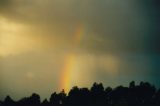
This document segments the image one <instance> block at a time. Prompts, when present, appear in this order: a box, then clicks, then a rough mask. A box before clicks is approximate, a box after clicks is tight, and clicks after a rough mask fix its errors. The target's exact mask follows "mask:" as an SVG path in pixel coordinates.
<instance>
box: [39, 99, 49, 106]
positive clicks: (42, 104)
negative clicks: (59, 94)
mask: <svg viewBox="0 0 160 106" xmlns="http://www.w3.org/2000/svg"><path fill="white" fill-rule="evenodd" d="M41 106H50V104H49V101H48V100H47V99H45V100H44V101H43V102H42V103H41Z"/></svg>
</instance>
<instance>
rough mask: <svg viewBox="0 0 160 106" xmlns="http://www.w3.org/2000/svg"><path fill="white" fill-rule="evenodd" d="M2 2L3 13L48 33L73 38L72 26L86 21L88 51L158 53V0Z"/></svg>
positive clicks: (17, 0)
mask: <svg viewBox="0 0 160 106" xmlns="http://www.w3.org/2000/svg"><path fill="white" fill-rule="evenodd" d="M0 3H1V5H3V6H2V7H1V8H3V10H4V11H3V13H2V15H4V16H6V17H8V18H10V19H13V20H17V21H22V22H27V23H30V24H32V25H35V26H36V27H38V28H40V29H39V30H47V31H48V32H47V33H48V34H46V35H44V36H45V37H46V36H47V35H48V36H62V37H64V38H67V37H68V38H69V39H71V37H72V34H73V31H72V30H71V29H73V28H74V27H75V26H76V24H77V23H85V24H86V26H87V27H88V29H87V33H86V35H85V36H84V39H83V41H82V45H81V46H80V48H81V49H84V50H85V51H91V52H100V53H105V52H107V51H108V52H115V53H116V52H138V53H139V52H140V53H141V52H146V53H159V49H160V47H159V40H160V38H159V28H160V25H159V18H160V15H159V10H160V8H159V4H160V3H159V1H158V0H141V1H139V0H135V1H133V0H132V1H128V0H122V1H117V0H106V1H104V0H98V1H97V0H87V1H84V0H82V1H79V0H75V1H73V0H68V1H65V2H64V1H63V2H62V1H61V0H60V1H57V0H55V1H51V0H47V1H43V2H42V1H41V0H40V1H38V0H35V1H30V0H29V1H25V0H7V1H6V0H1V1H0ZM99 39H100V40H99ZM68 42H70V40H68ZM97 48H98V49H97Z"/></svg>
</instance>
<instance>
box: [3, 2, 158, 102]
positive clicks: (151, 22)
mask: <svg viewBox="0 0 160 106" xmlns="http://www.w3.org/2000/svg"><path fill="white" fill-rule="evenodd" d="M159 19H160V1H159V0H0V94H1V95H0V99H4V97H5V96H6V95H8V94H9V95H11V96H12V97H13V98H14V99H19V98H21V97H23V96H29V95H30V94H31V93H33V92H36V93H39V94H40V95H41V96H42V98H45V97H49V95H50V94H51V93H52V92H53V91H58V92H59V91H61V89H63V88H64V89H68V88H71V87H72V86H74V85H78V86H79V87H90V86H91V85H92V84H93V82H102V83H103V84H104V86H111V87H115V86H117V85H120V84H123V85H125V86H128V83H129V82H130V81H132V80H135V81H136V82H137V83H139V82H140V81H149V82H151V83H152V84H154V85H156V86H157V87H160V78H159V76H160V43H159V42H160V21H159ZM66 83H67V84H66Z"/></svg>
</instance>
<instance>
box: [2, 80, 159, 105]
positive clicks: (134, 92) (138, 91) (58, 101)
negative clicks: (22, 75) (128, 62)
mask: <svg viewBox="0 0 160 106" xmlns="http://www.w3.org/2000/svg"><path fill="white" fill-rule="evenodd" d="M0 106H160V89H156V88H155V86H153V85H151V84H150V83H148V82H140V84H139V85H135V82H134V81H132V82H131V83H130V84H129V87H124V86H122V85H121V86H117V87H116V88H111V87H107V88H104V87H103V84H102V83H94V84H93V86H92V87H91V88H90V89H88V88H78V87H77V86H75V87H73V88H72V89H71V90H70V91H69V93H68V94H66V93H65V91H64V90H62V91H61V92H60V93H56V92H54V93H53V94H51V96H50V98H49V100H47V99H45V100H44V101H42V102H41V101H40V96H39V95H38V94H36V93H33V94H32V95H31V96H30V97H24V98H22V99H20V100H18V101H14V100H13V99H12V98H11V97H10V96H7V97H6V98H5V100H4V101H0Z"/></svg>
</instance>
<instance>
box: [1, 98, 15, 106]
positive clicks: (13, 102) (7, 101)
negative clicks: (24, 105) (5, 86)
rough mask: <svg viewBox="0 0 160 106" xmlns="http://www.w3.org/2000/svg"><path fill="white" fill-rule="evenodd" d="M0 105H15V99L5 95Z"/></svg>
mask: <svg viewBox="0 0 160 106" xmlns="http://www.w3.org/2000/svg"><path fill="white" fill-rule="evenodd" d="M2 105H3V106H15V105H16V104H15V101H13V100H12V99H11V97H10V96H7V97H6V98H5V100H4V102H3V103H2Z"/></svg>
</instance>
